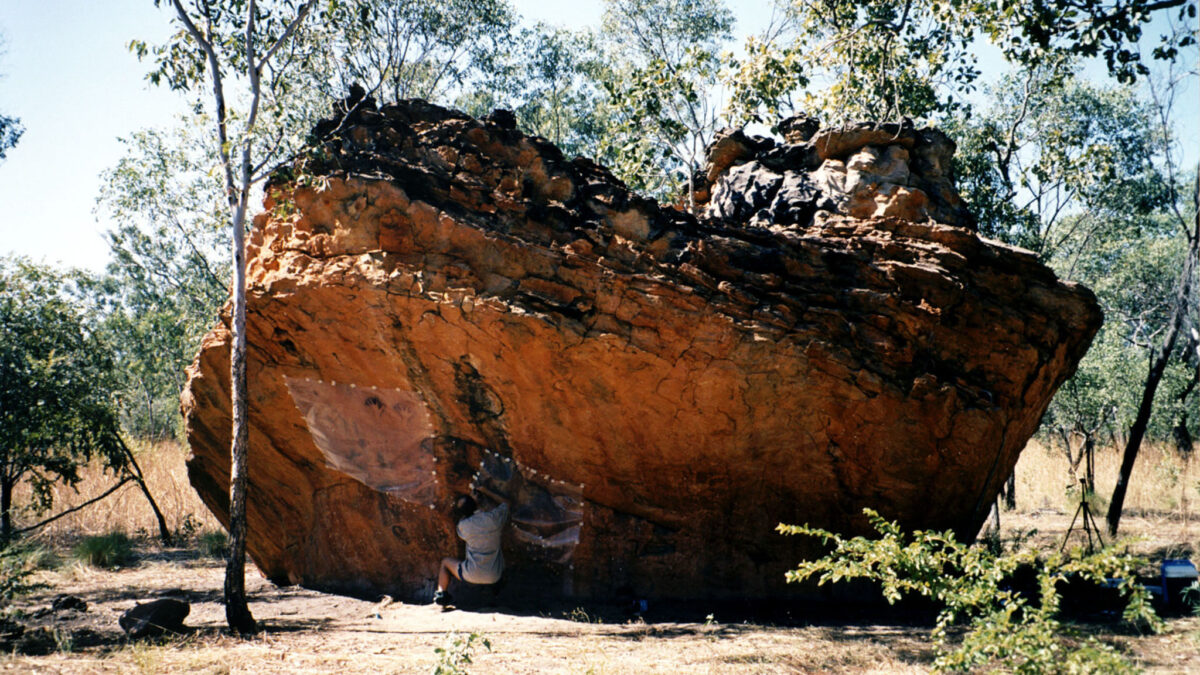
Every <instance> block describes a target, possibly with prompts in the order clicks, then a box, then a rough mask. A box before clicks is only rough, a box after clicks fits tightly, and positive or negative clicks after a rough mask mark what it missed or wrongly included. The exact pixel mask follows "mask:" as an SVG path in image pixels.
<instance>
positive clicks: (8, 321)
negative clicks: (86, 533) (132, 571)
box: [0, 258, 126, 542]
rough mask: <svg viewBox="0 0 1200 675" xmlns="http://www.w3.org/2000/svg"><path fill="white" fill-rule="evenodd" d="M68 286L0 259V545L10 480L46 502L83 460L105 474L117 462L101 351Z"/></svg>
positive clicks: (120, 461) (19, 262) (41, 270)
mask: <svg viewBox="0 0 1200 675" xmlns="http://www.w3.org/2000/svg"><path fill="white" fill-rule="evenodd" d="M70 291H71V282H70V279H69V278H68V277H67V276H66V275H63V274H60V273H58V272H56V271H55V270H53V269H51V268H49V267H45V266H42V265H37V264H34V263H31V262H29V261H27V260H23V259H20V258H16V259H11V258H0V542H7V541H8V540H9V539H10V538H11V537H12V535H13V520H12V508H13V503H12V491H13V488H14V487H15V486H16V485H17V483H18V482H19V481H22V480H24V481H28V482H29V484H30V485H31V486H32V488H33V495H34V505H35V506H37V507H39V508H48V507H49V506H50V505H51V504H52V497H53V495H52V492H51V487H52V486H53V485H54V484H55V483H58V482H62V483H66V484H67V485H74V484H76V483H78V482H79V468H80V466H81V465H83V464H84V463H86V462H87V461H88V460H90V459H91V458H92V457H94V456H99V457H101V458H103V460H104V461H105V463H106V464H107V465H108V466H109V467H110V468H112V469H114V470H116V469H119V468H121V467H123V466H124V464H125V461H126V455H125V452H124V449H123V446H122V445H121V441H120V438H119V437H118V432H119V429H118V424H117V416H116V411H115V405H114V401H113V395H112V392H113V390H114V385H115V383H114V379H113V361H112V356H111V352H110V350H109V349H108V348H107V346H106V345H105V344H103V343H102V342H101V341H100V340H99V338H98V337H97V334H96V332H95V326H94V325H92V324H91V322H89V321H88V319H87V317H86V315H85V312H84V308H83V307H82V306H81V303H80V302H79V301H78V300H76V299H73V298H72V297H71V296H70V294H69V293H70Z"/></svg>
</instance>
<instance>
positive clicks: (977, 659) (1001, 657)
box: [778, 509, 1161, 673]
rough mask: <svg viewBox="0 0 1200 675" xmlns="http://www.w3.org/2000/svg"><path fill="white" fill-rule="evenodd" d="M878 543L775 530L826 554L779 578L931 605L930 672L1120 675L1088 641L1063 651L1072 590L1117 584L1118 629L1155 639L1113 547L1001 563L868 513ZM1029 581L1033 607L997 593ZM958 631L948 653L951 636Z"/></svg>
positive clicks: (1140, 596) (1145, 606)
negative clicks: (814, 542) (869, 587)
mask: <svg viewBox="0 0 1200 675" xmlns="http://www.w3.org/2000/svg"><path fill="white" fill-rule="evenodd" d="M864 512H865V513H866V514H867V517H868V518H870V520H871V524H872V526H873V527H874V528H875V530H876V531H877V532H879V534H880V537H879V538H878V539H867V538H865V537H854V538H853V539H844V538H842V537H841V536H839V535H836V534H833V533H831V532H828V531H826V530H821V529H817V528H812V527H808V526H795V525H780V526H779V527H778V530H779V532H781V533H783V534H803V535H808V536H812V537H817V538H819V539H821V540H822V541H823V542H824V543H825V544H826V545H831V546H832V547H833V550H832V551H831V552H830V553H829V554H828V555H826V556H825V557H824V558H820V559H818V560H813V561H807V562H802V563H800V565H798V566H797V568H796V569H795V570H792V571H789V572H788V573H787V580H788V581H789V582H799V581H803V580H805V579H808V578H809V577H813V576H816V577H817V581H818V584H825V583H827V582H837V581H841V580H843V579H868V580H873V581H875V582H878V583H879V584H880V586H881V588H882V591H883V596H884V598H885V599H887V601H888V602H889V603H894V602H896V601H897V600H899V599H900V598H901V597H902V596H904V595H905V594H912V593H915V594H918V595H922V596H925V597H927V598H931V599H933V600H935V601H936V602H937V603H938V604H939V606H940V607H941V610H940V611H939V613H938V617H937V624H936V626H935V627H934V630H933V637H934V641H935V645H936V648H937V653H938V656H937V660H936V661H935V662H934V668H935V669H937V670H940V671H972V670H978V669H991V668H999V669H1001V670H1004V671H1013V672H1029V673H1067V672H1125V671H1129V670H1132V667H1131V666H1130V665H1129V664H1128V663H1126V662H1125V661H1124V659H1123V658H1122V657H1121V656H1120V655H1119V654H1117V653H1116V652H1115V651H1114V650H1113V649H1112V648H1111V647H1109V646H1107V645H1104V644H1101V643H1099V642H1098V641H1096V640H1095V639H1094V638H1089V639H1087V640H1084V641H1082V642H1079V641H1068V640H1067V639H1066V638H1067V632H1068V629H1067V627H1065V626H1064V625H1063V624H1062V623H1061V622H1060V621H1059V620H1058V613H1059V604H1060V599H1059V587H1060V586H1061V585H1062V584H1063V583H1064V582H1066V581H1067V580H1068V579H1070V580H1078V581H1082V582H1092V583H1104V582H1105V581H1106V580H1107V579H1118V580H1119V582H1118V583H1119V588H1120V591H1121V593H1122V595H1123V596H1124V597H1125V598H1126V600H1127V604H1126V608H1125V612H1124V618H1125V620H1126V621H1129V622H1131V623H1134V624H1137V625H1139V626H1143V627H1148V628H1150V629H1152V630H1157V629H1158V628H1159V627H1160V626H1161V621H1160V619H1159V618H1158V617H1157V616H1156V615H1155V614H1154V610H1153V609H1151V607H1150V596H1149V593H1147V592H1146V589H1144V588H1143V587H1142V586H1140V585H1138V584H1137V583H1136V579H1137V577H1136V574H1135V572H1136V566H1137V564H1138V563H1139V561H1138V560H1137V559H1135V558H1133V557H1131V556H1129V555H1127V554H1125V553H1122V552H1120V551H1118V550H1116V549H1115V548H1114V547H1111V546H1110V547H1106V548H1104V549H1103V550H1101V551H1099V552H1096V553H1093V554H1089V555H1083V554H1082V553H1080V552H1079V551H1072V552H1071V553H1070V554H1066V555H1063V554H1058V553H1055V554H1052V555H1050V556H1047V557H1045V558H1042V557H1039V556H1038V554H1036V553H1035V552H1027V553H1014V554H1008V555H1005V554H1002V553H997V552H995V551H992V550H989V549H988V548H987V547H986V546H983V545H979V544H976V545H973V546H967V545H964V544H960V543H959V542H957V541H955V539H954V535H953V534H952V533H951V532H949V531H947V532H927V531H922V530H917V531H915V532H913V533H912V534H911V535H906V534H905V533H904V532H902V531H901V529H900V527H899V525H897V524H896V523H893V522H889V521H887V520H884V519H883V518H881V517H880V516H879V514H877V513H875V512H873V511H871V510H869V509H868V510H866V511H864ZM1024 566H1031V567H1032V569H1034V570H1035V571H1036V581H1037V587H1038V591H1039V597H1038V598H1036V599H1032V600H1031V599H1029V598H1026V597H1024V596H1022V595H1020V594H1018V593H1017V592H1015V591H1013V590H1011V589H1008V588H1005V586H1006V584H1007V582H1008V581H1009V580H1010V579H1011V578H1012V577H1013V574H1014V572H1016V571H1017V569H1018V568H1019V567H1024ZM958 623H965V624H966V632H965V634H964V635H963V637H962V640H961V642H959V644H958V646H957V647H954V648H952V646H951V644H950V640H949V638H948V635H947V633H948V631H949V629H950V628H951V627H952V626H953V625H955V624H958Z"/></svg>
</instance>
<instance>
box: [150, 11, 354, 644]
mask: <svg viewBox="0 0 1200 675" xmlns="http://www.w3.org/2000/svg"><path fill="white" fill-rule="evenodd" d="M154 4H155V6H162V5H164V4H166V5H169V7H170V9H171V10H172V11H173V15H174V18H173V22H174V24H175V26H176V28H177V30H176V32H175V33H174V35H172V37H171V38H170V39H169V40H168V41H167V43H165V44H163V45H158V46H156V47H153V48H150V47H148V46H147V45H145V44H144V43H141V42H135V43H133V45H132V46H133V48H134V50H135V51H136V52H137V53H138V54H139V55H140V56H147V55H150V54H151V53H152V54H153V60H154V64H155V69H154V70H153V71H152V72H151V73H150V75H149V79H150V80H151V81H152V82H154V83H156V84H166V85H168V86H170V87H171V88H172V89H177V90H181V91H184V92H192V91H199V90H201V89H203V88H205V87H207V88H209V89H210V91H211V93H212V99H211V102H210V103H209V105H210V106H211V107H210V111H211V115H212V124H213V138H212V141H213V143H212V147H214V148H215V150H216V154H217V158H218V163H219V173H220V175H221V177H222V182H223V192H224V205H225V207H226V209H227V211H226V213H225V216H226V218H227V220H228V222H229V227H230V230H231V233H232V237H231V239H232V251H231V257H232V259H233V275H232V276H233V279H232V283H231V286H232V295H233V308H232V312H231V326H230V329H231V333H232V339H233V344H232V347H231V353H230V383H231V392H232V413H233V415H232V417H233V425H232V430H231V437H232V443H231V445H232V447H231V450H230V454H231V461H230V491H229V492H230V495H229V521H230V523H229V535H230V537H229V539H230V541H229V551H230V553H229V561H228V564H227V566H226V570H225V587H224V594H225V617H226V620H227V622H228V624H229V627H230V629H231V630H233V631H235V632H238V633H253V632H256V631H257V624H256V623H255V621H254V617H253V616H252V615H251V613H250V609H249V607H248V606H247V604H246V592H245V554H246V551H245V544H246V487H247V484H246V466H247V462H246V453H247V445H248V441H249V438H248V426H247V424H246V387H247V384H246V258H245V232H246V214H247V211H248V209H249V208H250V205H249V200H250V196H251V189H252V187H253V186H254V185H255V184H257V183H258V182H260V181H261V180H262V179H263V178H265V169H266V167H270V166H271V164H272V162H273V161H278V159H279V157H278V155H277V154H276V153H277V151H278V149H279V148H280V147H281V146H282V144H283V142H284V140H285V139H284V136H283V135H282V134H280V135H278V136H272V135H267V136H265V137H263V136H262V135H261V133H260V132H261V131H262V130H261V129H259V127H258V121H259V112H260V106H263V104H264V102H265V104H266V107H268V108H272V109H274V110H275V111H276V112H280V113H282V114H284V115H286V113H287V109H286V106H284V105H282V102H283V101H284V100H285V96H286V94H287V93H288V92H289V91H291V87H292V85H293V80H292V79H291V76H293V75H294V71H295V69H296V68H297V66H296V61H295V60H294V58H293V57H294V52H293V51H292V50H293V48H294V47H295V45H296V44H297V40H296V39H295V37H296V35H297V32H298V31H299V30H300V29H301V27H302V26H303V24H304V23H305V20H306V19H307V18H308V16H309V15H310V14H311V13H313V12H314V10H318V13H319V14H321V15H322V16H321V17H320V18H321V19H323V20H324V21H326V22H334V23H336V22H338V21H341V20H343V19H344V17H345V16H347V14H346V12H351V15H352V11H351V8H350V7H349V6H348V5H346V4H343V3H337V2H333V1H332V0H328V1H327V2H324V3H321V7H320V8H319V9H318V7H317V5H318V2H317V0H278V1H276V2H271V1H270V0H264V1H263V2H262V3H259V2H257V1H256V0H190V1H187V0H170V1H169V2H167V0H155V3H154ZM198 103H199V100H198ZM235 104H242V105H244V108H242V109H240V111H238V112H236V113H235V112H234V111H233V109H231V107H230V106H231V105H235ZM286 128H287V127H286V126H280V127H277V129H286Z"/></svg>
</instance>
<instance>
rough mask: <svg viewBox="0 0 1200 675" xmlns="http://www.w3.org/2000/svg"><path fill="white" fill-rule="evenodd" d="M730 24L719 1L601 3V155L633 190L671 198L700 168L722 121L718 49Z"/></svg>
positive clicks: (626, 0) (728, 33)
mask: <svg viewBox="0 0 1200 675" xmlns="http://www.w3.org/2000/svg"><path fill="white" fill-rule="evenodd" d="M733 23H734V19H733V14H732V12H730V11H729V9H728V8H727V7H726V6H725V5H724V3H722V2H721V0H606V1H605V11H604V19H603V27H602V33H601V39H602V41H603V45H602V46H603V50H604V53H605V55H606V60H607V65H606V67H604V68H602V69H600V70H598V71H597V72H596V77H597V79H598V81H599V82H600V84H601V86H602V87H603V89H604V91H605V94H606V106H605V107H606V110H605V111H604V114H605V122H606V129H605V133H604V136H603V138H602V141H601V146H600V148H599V150H600V155H601V158H602V159H603V160H604V161H605V163H607V164H608V165H609V166H611V167H612V168H613V171H614V173H615V174H617V176H618V177H620V178H622V179H623V180H625V181H626V182H627V183H629V185H630V187H632V188H634V189H639V190H644V191H647V192H650V193H651V194H653V195H655V196H658V197H662V198H666V197H671V196H673V195H674V194H677V193H678V191H679V188H680V187H682V186H685V185H688V184H689V183H690V181H691V180H692V177H693V175H694V174H695V172H696V170H697V169H699V168H700V165H701V163H702V162H703V159H704V152H705V149H706V147H707V146H708V144H709V143H710V142H711V140H712V137H713V134H714V132H715V131H716V129H717V127H718V125H719V123H720V117H721V112H722V110H721V105H720V102H719V101H717V100H716V99H715V92H716V89H717V87H718V85H719V83H720V71H721V67H722V59H721V54H720V50H721V49H722V48H723V47H724V45H725V44H726V43H727V42H728V41H729V40H730V39H731V37H732V29H733ZM688 193H689V195H690V193H691V190H688Z"/></svg>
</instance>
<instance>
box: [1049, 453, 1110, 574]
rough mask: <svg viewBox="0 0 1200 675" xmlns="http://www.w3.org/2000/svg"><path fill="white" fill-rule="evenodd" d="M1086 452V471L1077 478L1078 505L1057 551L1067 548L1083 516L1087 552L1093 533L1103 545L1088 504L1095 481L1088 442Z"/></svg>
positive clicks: (1092, 544) (1092, 547) (1090, 549)
mask: <svg viewBox="0 0 1200 675" xmlns="http://www.w3.org/2000/svg"><path fill="white" fill-rule="evenodd" d="M1084 452H1085V453H1086V456H1085V460H1086V461H1087V468H1086V473H1085V474H1084V477H1083V478H1080V479H1079V507H1078V508H1076V509H1075V517H1074V518H1071V526H1070V527H1068V528H1067V534H1066V535H1065V536H1064V537H1063V543H1062V546H1059V547H1058V552H1059V553H1062V552H1063V550H1065V549H1066V548H1067V540H1069V539H1070V538H1071V533H1072V532H1074V531H1075V523H1076V521H1078V520H1079V517H1080V516H1083V522H1082V524H1081V527H1082V528H1083V533H1084V534H1085V535H1087V541H1088V543H1087V552H1088V553H1092V552H1093V551H1094V550H1095V548H1096V544H1095V542H1093V541H1092V536H1093V535H1095V537H1096V541H1098V542H1100V547H1101V548H1103V547H1104V538H1103V537H1101V536H1100V525H1098V524H1097V523H1096V517H1095V516H1093V515H1092V507H1091V506H1090V505H1089V504H1088V497H1090V496H1091V494H1092V487H1093V485H1094V483H1095V478H1094V476H1095V475H1096V474H1095V464H1094V461H1095V451H1094V449H1093V448H1092V446H1091V444H1090V443H1089V444H1088V446H1087V447H1086V448H1085V449H1084Z"/></svg>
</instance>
